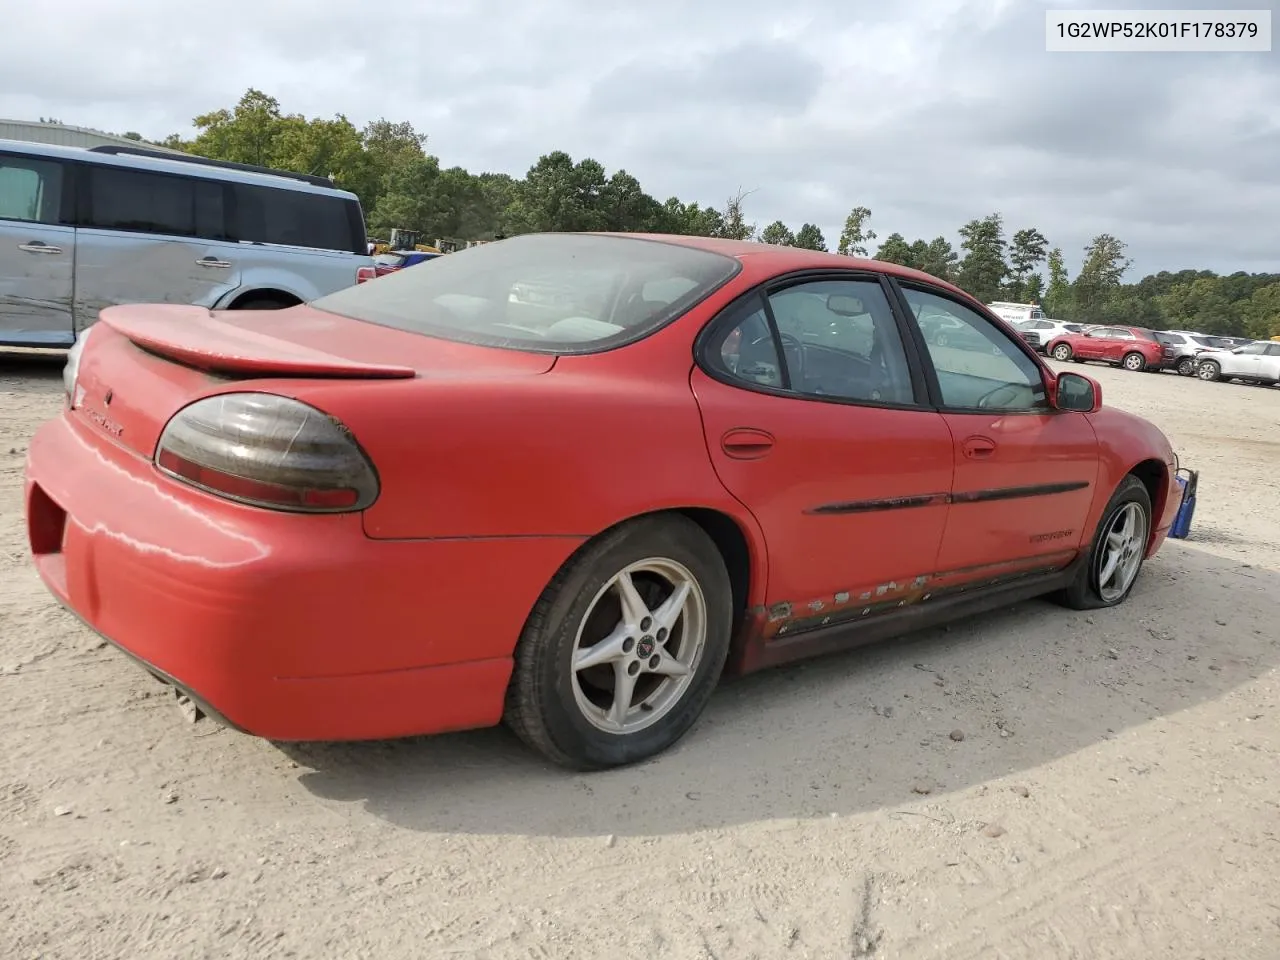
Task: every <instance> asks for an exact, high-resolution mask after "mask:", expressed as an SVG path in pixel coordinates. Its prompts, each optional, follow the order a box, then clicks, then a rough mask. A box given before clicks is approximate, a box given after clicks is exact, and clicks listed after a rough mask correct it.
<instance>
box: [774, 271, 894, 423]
mask: <svg viewBox="0 0 1280 960" xmlns="http://www.w3.org/2000/svg"><path fill="white" fill-rule="evenodd" d="M768 301H769V309H770V311H771V312H772V314H773V318H774V321H775V322H776V324H777V330H778V335H779V339H780V340H781V342H782V351H783V362H784V363H785V365H786V370H787V374H788V378H789V381H790V387H791V389H792V390H794V391H796V392H797V393H802V394H806V395H810V396H816V397H833V398H838V399H842V400H862V401H869V402H872V403H890V404H911V403H913V402H914V400H915V395H914V392H913V390H912V386H911V374H910V370H909V368H908V366H907V355H906V350H905V349H904V348H903V345H902V339H901V336H900V334H899V332H898V325H897V323H896V321H895V320H894V317H893V310H892V309H891V308H890V306H889V299H888V297H887V296H885V292H884V289H883V288H882V287H881V286H880V283H879V282H878V281H876V280H813V281H809V282H806V283H798V284H795V285H793V286H788V287H784V288H783V289H781V290H777V291H775V292H773V293H771V294H770V295H769V297H768Z"/></svg>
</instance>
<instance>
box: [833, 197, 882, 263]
mask: <svg viewBox="0 0 1280 960" xmlns="http://www.w3.org/2000/svg"><path fill="white" fill-rule="evenodd" d="M870 219H871V211H870V210H868V209H867V208H866V207H854V208H853V209H852V210H850V211H849V216H847V217H845V219H844V229H843V230H841V231H840V246H839V247H837V248H836V252H837V253H839V254H841V255H842V256H846V257H865V256H866V255H867V244H868V243H870V242H871V241H872V240H874V239H875V238H876V232H875V231H874V230H872V229H870V228H868V227H867V221H868V220H870Z"/></svg>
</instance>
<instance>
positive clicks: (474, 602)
mask: <svg viewBox="0 0 1280 960" xmlns="http://www.w3.org/2000/svg"><path fill="white" fill-rule="evenodd" d="M86 429H87V428H83V427H80V426H78V425H76V424H74V423H72V422H70V421H68V420H66V419H58V420H55V421H53V422H52V423H49V424H47V425H45V426H44V427H43V428H41V430H40V431H39V432H38V433H37V434H36V437H35V438H34V439H33V441H32V443H31V447H30V450H29V453H28V461H27V480H26V504H27V524H28V534H29V539H30V543H31V549H32V553H33V558H34V561H35V564H36V567H37V569H38V570H39V572H40V575H41V577H42V579H43V580H44V582H45V584H46V585H47V586H48V587H49V589H50V590H51V591H52V592H53V593H54V594H55V595H56V596H57V597H58V598H59V599H60V600H61V601H62V602H63V603H64V604H65V605H66V606H67V607H68V608H70V609H71V610H72V611H73V612H74V613H75V614H76V615H77V616H79V617H80V618H81V619H82V620H83V621H84V622H85V623H86V624H87V625H88V626H89V627H90V628H91V629H93V630H95V631H96V632H98V633H99V634H101V635H102V636H103V637H104V638H106V639H107V640H109V641H110V642H111V643H112V644H114V645H116V646H117V647H119V648H121V649H122V650H124V651H126V652H127V653H128V654H130V655H131V656H132V657H134V658H135V659H137V660H139V661H141V662H142V663H143V664H145V665H147V666H148V668H150V669H151V670H152V671H153V672H156V673H159V674H162V675H164V676H165V677H167V678H169V679H170V680H171V681H173V682H175V683H176V684H177V685H178V686H180V687H182V688H184V689H186V690H188V691H190V693H191V694H192V695H193V698H195V699H199V700H202V701H204V702H205V703H207V704H208V705H209V707H210V708H211V709H212V710H213V711H215V712H216V713H218V714H221V715H222V716H223V717H224V718H225V719H226V721H227V722H229V723H230V724H232V725H234V726H236V727H239V728H241V729H243V730H245V731H247V732H250V733H253V734H256V735H259V736H264V737H269V738H271V739H280V740H343V739H369V738H381V737H392V736H403V735H409V734H419V733H435V732H442V731H444V730H455V729H465V728H469V727H479V726H488V725H492V724H494V723H497V722H498V720H499V719H500V718H501V713H502V701H503V696H504V693H505V689H506V684H507V680H508V678H509V675H510V671H511V655H512V651H513V649H514V646H515V642H516V639H517V638H518V636H519V633H520V630H521V629H522V627H523V624H524V620H525V618H526V617H527V615H528V612H529V610H530V609H532V607H533V604H534V603H535V602H536V600H537V597H538V594H539V593H540V592H541V590H542V589H543V587H544V586H545V585H546V583H547V582H548V581H549V580H550V579H551V577H552V576H553V575H554V573H555V570H556V569H557V568H558V567H559V566H560V564H561V563H563V561H564V560H565V559H566V558H567V557H568V556H569V554H570V553H571V552H572V550H573V549H574V548H575V547H576V546H577V541H575V540H573V539H567V538H566V539H559V538H512V539H489V540H451V541H374V540H370V539H369V538H367V537H366V536H365V535H364V531H363V529H362V527H361V523H360V518H359V515H358V514H352V515H337V516H299V515H291V514H282V513H273V512H270V511H265V510H258V509H255V508H251V507H243V506H239V505H237V504H231V503H227V502H224V501H221V500H218V499H217V498H214V497H211V496H208V495H205V494H203V493H200V492H198V491H195V490H190V489H188V488H186V487H183V486H182V485H180V484H178V483H176V482H174V481H171V480H169V479H167V478H165V477H162V476H161V475H159V474H158V473H157V472H156V471H155V470H154V469H153V468H152V466H151V464H150V463H149V461H146V460H143V459H141V458H139V457H136V456H134V455H132V454H130V453H129V452H127V451H125V450H123V449H120V448H117V447H115V446H113V445H111V444H110V443H109V442H107V441H104V440H100V439H99V438H97V437H94V436H92V435H89V434H87V433H86V432H85V430H86ZM499 571H501V574H500V576H499V575H498V573H499Z"/></svg>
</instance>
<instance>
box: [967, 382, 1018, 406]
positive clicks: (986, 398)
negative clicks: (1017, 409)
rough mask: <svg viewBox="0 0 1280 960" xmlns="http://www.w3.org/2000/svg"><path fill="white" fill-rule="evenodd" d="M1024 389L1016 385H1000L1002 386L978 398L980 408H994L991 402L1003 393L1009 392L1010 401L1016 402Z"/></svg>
mask: <svg viewBox="0 0 1280 960" xmlns="http://www.w3.org/2000/svg"><path fill="white" fill-rule="evenodd" d="M1022 389H1023V388H1022V387H1020V386H1019V385H1018V384H1016V383H1002V384H1000V386H998V387H996V388H995V389H994V390H988V391H987V392H986V393H984V394H983V395H982V396H980V397H979V398H978V406H979V407H980V408H986V407H990V406H992V402H991V401H992V399H993V398H994V397H996V396H998V395H999V394H1000V392H1001V391H1007V392H1008V393H1009V398H1008V399H1010V400H1016V399H1017V398H1018V394H1019V393H1020V392H1021V390H1022Z"/></svg>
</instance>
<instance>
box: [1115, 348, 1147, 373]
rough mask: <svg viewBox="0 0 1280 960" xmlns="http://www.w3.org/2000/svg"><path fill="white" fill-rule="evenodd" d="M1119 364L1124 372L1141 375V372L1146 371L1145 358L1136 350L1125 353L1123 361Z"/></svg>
mask: <svg viewBox="0 0 1280 960" xmlns="http://www.w3.org/2000/svg"><path fill="white" fill-rule="evenodd" d="M1120 363H1121V365H1122V366H1123V367H1124V368H1125V369H1126V370H1128V371H1130V372H1132V373H1141V372H1142V371H1143V370H1145V369H1147V358H1146V357H1144V356H1143V355H1142V354H1140V353H1138V351H1136V350H1135V351H1133V352H1132V353H1126V354H1125V355H1124V359H1123V360H1121V361H1120Z"/></svg>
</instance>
